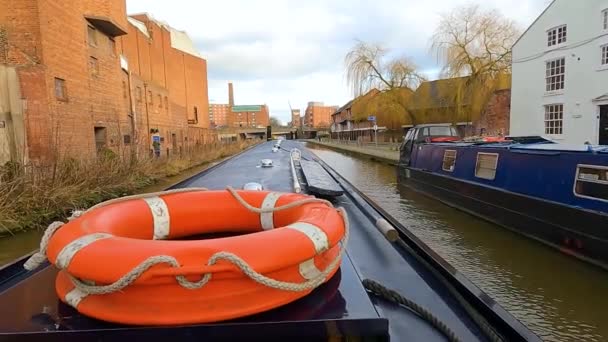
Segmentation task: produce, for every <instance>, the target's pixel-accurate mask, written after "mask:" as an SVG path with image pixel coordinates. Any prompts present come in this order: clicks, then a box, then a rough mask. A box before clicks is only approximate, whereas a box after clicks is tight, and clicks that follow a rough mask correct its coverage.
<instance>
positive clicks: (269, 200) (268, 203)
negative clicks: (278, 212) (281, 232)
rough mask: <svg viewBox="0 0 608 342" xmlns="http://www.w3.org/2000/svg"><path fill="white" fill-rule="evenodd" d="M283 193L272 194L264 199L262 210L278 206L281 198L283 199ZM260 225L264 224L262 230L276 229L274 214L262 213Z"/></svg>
mask: <svg viewBox="0 0 608 342" xmlns="http://www.w3.org/2000/svg"><path fill="white" fill-rule="evenodd" d="M281 195H283V194H281V193H278V192H271V193H269V194H268V195H266V197H265V198H264V201H263V202H262V208H261V209H274V206H275V205H276V204H277V201H278V200H279V197H281ZM260 223H261V224H262V229H264V230H269V229H273V228H274V213H273V212H272V211H271V212H268V213H261V214H260Z"/></svg>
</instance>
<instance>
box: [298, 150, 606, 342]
mask: <svg viewBox="0 0 608 342" xmlns="http://www.w3.org/2000/svg"><path fill="white" fill-rule="evenodd" d="M308 148H310V149H311V150H312V151H313V152H314V153H315V154H317V155H318V156H319V157H320V158H321V159H323V160H324V161H325V162H326V163H328V164H329V165H330V166H331V167H333V168H334V169H335V170H336V171H338V172H339V173H340V174H341V175H342V176H344V177H345V178H346V179H348V180H349V181H350V182H351V183H353V184H354V185H355V186H356V187H358V188H359V189H360V190H361V191H363V192H364V193H365V194H366V195H368V196H369V197H371V198H372V199H373V200H374V201H375V202H376V203H378V204H380V205H381V206H382V207H383V208H384V209H385V210H386V211H388V212H389V213H390V214H391V215H392V216H393V217H395V218H396V219H398V220H399V221H400V222H401V223H402V224H403V225H404V226H406V227H407V228H409V229H410V230H411V231H412V232H413V233H414V234H416V235H417V236H418V237H419V238H420V239H422V240H423V241H424V242H425V243H426V244H427V245H429V246H430V247H431V248H432V249H433V250H435V251H436V252H437V253H438V254H440V255H441V256H442V257H443V258H444V259H446V260H447V261H448V262H449V263H450V264H452V265H453V266H454V267H456V268H457V269H458V270H459V271H460V272H462V273H463V274H464V275H465V276H466V277H468V278H469V279H470V280H471V281H473V282H474V283H475V284H476V285H477V286H478V287H480V288H481V289H482V290H484V291H485V292H486V293H487V294H489V295H490V296H491V297H493V298H494V299H496V300H497V301H498V302H499V303H500V304H501V305H502V306H503V307H504V308H505V309H506V310H508V311H509V312H511V313H512V314H513V315H514V316H515V317H517V318H518V319H519V320H520V321H522V322H523V323H524V324H526V325H527V326H528V327H529V328H530V329H532V330H533V331H534V332H535V333H536V334H537V335H539V336H540V337H541V338H542V339H543V340H546V341H608V272H606V271H603V270H600V269H599V268H597V267H594V266H590V265H587V264H585V263H583V262H580V261H578V260H575V259H573V258H570V257H567V256H565V255H562V254H561V253H559V252H557V251H554V250H553V249H551V248H548V247H545V246H544V245H542V244H540V243H538V242H535V241H532V240H529V239H527V238H524V237H522V236H520V235H517V234H515V233H512V232H510V231H508V230H506V229H504V228H501V227H499V226H496V225H494V224H491V223H488V222H486V221H483V220H480V219H477V218H475V217H473V216H471V215H469V214H466V213H463V212H461V211H458V210H456V209H453V208H451V207H448V206H446V205H444V204H442V203H440V202H438V201H436V200H433V199H431V198H428V197H426V196H424V195H421V194H419V193H417V192H415V191H413V190H411V189H409V188H408V187H407V186H405V185H399V184H398V183H397V176H396V170H395V167H394V166H389V165H386V164H382V163H379V162H374V161H371V160H369V159H365V158H361V157H358V156H355V155H349V154H344V153H341V152H335V151H333V150H330V149H327V148H324V147H320V146H318V145H312V144H308Z"/></svg>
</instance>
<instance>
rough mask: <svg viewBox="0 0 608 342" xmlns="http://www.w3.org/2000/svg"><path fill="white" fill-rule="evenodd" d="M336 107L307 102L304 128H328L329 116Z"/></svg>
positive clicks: (329, 123)
mask: <svg viewBox="0 0 608 342" xmlns="http://www.w3.org/2000/svg"><path fill="white" fill-rule="evenodd" d="M337 110H338V106H326V105H325V104H324V103H323V102H308V107H306V112H304V126H306V127H311V128H328V127H329V126H330V125H331V122H332V120H331V115H332V114H334V113H335V112H336V111H337Z"/></svg>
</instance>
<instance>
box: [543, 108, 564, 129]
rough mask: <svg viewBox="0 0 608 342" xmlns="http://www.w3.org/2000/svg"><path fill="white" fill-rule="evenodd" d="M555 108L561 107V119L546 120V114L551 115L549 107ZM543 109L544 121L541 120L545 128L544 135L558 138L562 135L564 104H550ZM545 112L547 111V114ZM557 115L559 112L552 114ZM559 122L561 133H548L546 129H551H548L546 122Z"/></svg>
mask: <svg viewBox="0 0 608 342" xmlns="http://www.w3.org/2000/svg"><path fill="white" fill-rule="evenodd" d="M555 106H557V107H559V106H561V108H562V112H561V114H562V116H561V119H556V118H553V119H551V117H549V118H547V114H549V115H551V111H550V109H549V107H555ZM543 109H544V115H545V116H544V120H543V122H544V127H545V135H549V136H556V137H560V136H562V135H564V104H563V103H550V104H546V105H544V106H543ZM547 110H549V112H547ZM558 113H559V112H557V111H556V112H554V113H553V114H555V115H557V114H558ZM559 121H561V125H560V127H561V133H548V132H547V129H548V128H549V129H550V128H551V127H548V126H547V123H548V122H559ZM556 127H557V126H553V129H554V132H555V128H556Z"/></svg>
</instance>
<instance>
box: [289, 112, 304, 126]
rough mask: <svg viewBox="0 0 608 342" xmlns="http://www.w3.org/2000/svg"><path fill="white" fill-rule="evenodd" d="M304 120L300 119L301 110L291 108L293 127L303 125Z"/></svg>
mask: <svg viewBox="0 0 608 342" xmlns="http://www.w3.org/2000/svg"><path fill="white" fill-rule="evenodd" d="M301 124H302V120H301V119H300V110H299V109H292V110H291V124H290V125H291V127H294V128H298V127H301Z"/></svg>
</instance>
